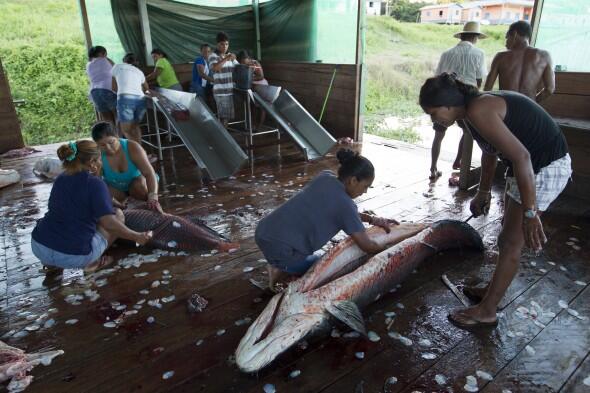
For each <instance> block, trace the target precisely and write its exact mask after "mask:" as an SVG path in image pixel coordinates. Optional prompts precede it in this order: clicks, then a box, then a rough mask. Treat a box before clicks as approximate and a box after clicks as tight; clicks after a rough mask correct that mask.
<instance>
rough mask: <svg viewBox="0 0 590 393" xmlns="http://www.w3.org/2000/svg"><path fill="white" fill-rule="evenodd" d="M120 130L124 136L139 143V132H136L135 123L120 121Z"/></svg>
mask: <svg viewBox="0 0 590 393" xmlns="http://www.w3.org/2000/svg"><path fill="white" fill-rule="evenodd" d="M121 132H122V133H123V135H124V136H125V138H127V139H129V140H132V141H135V142H137V143H140V144H141V132H139V133H138V128H137V127H136V124H135V123H121Z"/></svg>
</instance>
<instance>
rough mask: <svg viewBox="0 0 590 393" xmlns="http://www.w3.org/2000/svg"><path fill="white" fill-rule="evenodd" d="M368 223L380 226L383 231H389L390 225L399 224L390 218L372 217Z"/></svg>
mask: <svg viewBox="0 0 590 393" xmlns="http://www.w3.org/2000/svg"><path fill="white" fill-rule="evenodd" d="M370 224H372V225H375V226H377V227H381V228H383V229H385V232H387V233H389V232H390V231H391V226H392V225H399V222H397V221H396V220H394V219H391V218H384V217H372V218H371V222H370Z"/></svg>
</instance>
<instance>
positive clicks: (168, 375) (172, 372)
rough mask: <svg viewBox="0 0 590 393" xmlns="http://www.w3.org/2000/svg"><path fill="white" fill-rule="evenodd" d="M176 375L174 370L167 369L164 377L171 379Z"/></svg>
mask: <svg viewBox="0 0 590 393" xmlns="http://www.w3.org/2000/svg"><path fill="white" fill-rule="evenodd" d="M173 376H174V371H166V372H165V373H164V374H162V379H170V378H172V377H173Z"/></svg>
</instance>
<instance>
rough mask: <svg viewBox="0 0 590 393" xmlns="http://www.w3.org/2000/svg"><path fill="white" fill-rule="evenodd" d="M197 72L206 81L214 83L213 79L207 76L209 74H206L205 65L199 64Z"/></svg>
mask: <svg viewBox="0 0 590 393" xmlns="http://www.w3.org/2000/svg"><path fill="white" fill-rule="evenodd" d="M197 72H198V73H199V76H200V77H201V78H203V79H205V80H206V81H209V82H211V83H213V82H214V80H213V78H211V77H210V76H209V75H207V73H206V72H205V66H204V65H203V64H197Z"/></svg>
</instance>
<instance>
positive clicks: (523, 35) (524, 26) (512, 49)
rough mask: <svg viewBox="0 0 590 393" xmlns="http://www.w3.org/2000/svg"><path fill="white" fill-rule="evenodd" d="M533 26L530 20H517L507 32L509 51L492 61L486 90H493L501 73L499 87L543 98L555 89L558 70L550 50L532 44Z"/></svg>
mask: <svg viewBox="0 0 590 393" xmlns="http://www.w3.org/2000/svg"><path fill="white" fill-rule="evenodd" d="M532 34H533V29H532V28H531V25H530V24H529V23H528V22H525V21H523V20H520V21H518V22H514V23H513V24H511V25H510V27H509V28H508V32H507V33H506V49H508V50H506V51H503V52H498V53H497V54H496V56H495V57H494V60H493V61H492V66H491V69H490V74H489V75H488V77H487V79H486V83H485V87H484V90H492V88H493V87H494V83H495V82H496V78H498V77H500V90H512V91H517V92H519V93H521V94H524V95H526V96H528V97H529V98H531V99H533V100H536V101H537V102H541V101H543V100H544V99H546V98H547V97H549V96H550V95H551V94H553V92H554V90H555V72H554V71H553V62H552V60H551V55H550V54H549V52H547V51H545V50H542V49H538V48H533V47H532V46H530V45H529V41H530V39H531V36H532Z"/></svg>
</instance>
